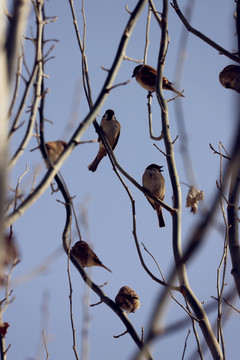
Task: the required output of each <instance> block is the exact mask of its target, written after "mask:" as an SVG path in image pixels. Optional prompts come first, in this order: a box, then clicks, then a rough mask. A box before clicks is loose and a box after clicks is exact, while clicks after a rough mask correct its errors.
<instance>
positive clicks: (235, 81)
mask: <svg viewBox="0 0 240 360" xmlns="http://www.w3.org/2000/svg"><path fill="white" fill-rule="evenodd" d="M219 81H220V83H221V84H222V86H224V87H225V88H226V89H233V90H236V91H237V92H240V66H238V65H228V66H226V67H225V68H224V69H223V70H222V71H221V72H220V74H219Z"/></svg>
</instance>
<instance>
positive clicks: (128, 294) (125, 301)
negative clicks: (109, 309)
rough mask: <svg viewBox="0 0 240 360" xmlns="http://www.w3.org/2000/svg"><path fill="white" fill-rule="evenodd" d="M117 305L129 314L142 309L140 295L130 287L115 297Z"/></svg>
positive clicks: (126, 287)
mask: <svg viewBox="0 0 240 360" xmlns="http://www.w3.org/2000/svg"><path fill="white" fill-rule="evenodd" d="M115 302H116V304H117V305H118V306H119V307H120V308H121V309H122V310H124V311H126V312H127V313H128V314H129V313H131V312H133V313H134V312H135V311H136V310H137V309H139V308H140V301H139V297H138V294H137V293H136V292H135V291H133V290H132V289H131V288H130V287H128V286H123V287H121V289H120V290H119V292H118V294H117V296H116V297H115Z"/></svg>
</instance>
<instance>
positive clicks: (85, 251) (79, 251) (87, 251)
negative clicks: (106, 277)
mask: <svg viewBox="0 0 240 360" xmlns="http://www.w3.org/2000/svg"><path fill="white" fill-rule="evenodd" d="M71 254H72V255H73V256H74V258H75V259H76V260H77V261H79V262H80V264H81V265H82V266H83V267H90V266H100V267H103V268H104V269H106V270H108V271H110V272H112V271H111V270H110V269H109V268H107V267H106V266H105V265H103V264H102V262H101V261H100V260H99V258H98V257H97V255H96V254H95V252H94V251H93V250H92V249H91V248H90V247H89V245H88V243H86V241H82V240H81V241H77V242H76V243H75V245H74V246H73V247H72V248H71Z"/></svg>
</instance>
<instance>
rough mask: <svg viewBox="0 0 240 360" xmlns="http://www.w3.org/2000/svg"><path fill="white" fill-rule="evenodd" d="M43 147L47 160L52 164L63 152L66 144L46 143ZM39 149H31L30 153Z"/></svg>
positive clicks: (62, 142) (58, 141) (61, 141)
mask: <svg viewBox="0 0 240 360" xmlns="http://www.w3.org/2000/svg"><path fill="white" fill-rule="evenodd" d="M45 146H46V151H47V154H48V157H49V159H50V160H51V162H52V163H54V162H55V161H56V160H57V159H58V157H59V156H60V155H61V153H62V152H63V150H64V149H65V148H66V146H67V143H66V142H65V141H63V140H57V141H48V142H46V143H45ZM39 147H40V146H37V147H36V148H34V149H31V150H30V151H34V150H36V149H39Z"/></svg>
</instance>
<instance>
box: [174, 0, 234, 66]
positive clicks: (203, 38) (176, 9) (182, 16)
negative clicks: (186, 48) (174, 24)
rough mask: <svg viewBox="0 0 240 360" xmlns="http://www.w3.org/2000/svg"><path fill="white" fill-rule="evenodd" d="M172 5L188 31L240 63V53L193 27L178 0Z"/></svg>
mask: <svg viewBox="0 0 240 360" xmlns="http://www.w3.org/2000/svg"><path fill="white" fill-rule="evenodd" d="M171 5H172V7H173V8H174V10H175V11H176V13H177V15H178V17H179V18H180V20H181V21H182V23H183V24H184V26H185V27H186V29H187V30H188V31H190V32H191V33H192V34H194V35H195V36H197V37H198V38H199V39H201V40H203V41H204V42H205V43H207V44H208V45H210V46H211V47H213V48H214V49H215V50H217V51H218V52H219V53H220V54H223V55H225V56H227V57H228V58H229V59H231V60H234V61H236V62H238V63H240V58H239V56H238V55H234V54H232V53H231V52H229V51H227V50H226V49H224V48H223V47H221V46H220V45H218V44H217V43H215V42H214V41H213V40H211V39H210V38H209V37H207V36H206V35H204V34H203V33H201V32H200V31H198V30H196V29H195V28H193V27H192V26H191V25H190V24H189V22H188V21H187V19H186V18H185V16H184V15H183V13H182V12H181V10H180V8H179V6H178V2H177V0H173V4H171Z"/></svg>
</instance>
